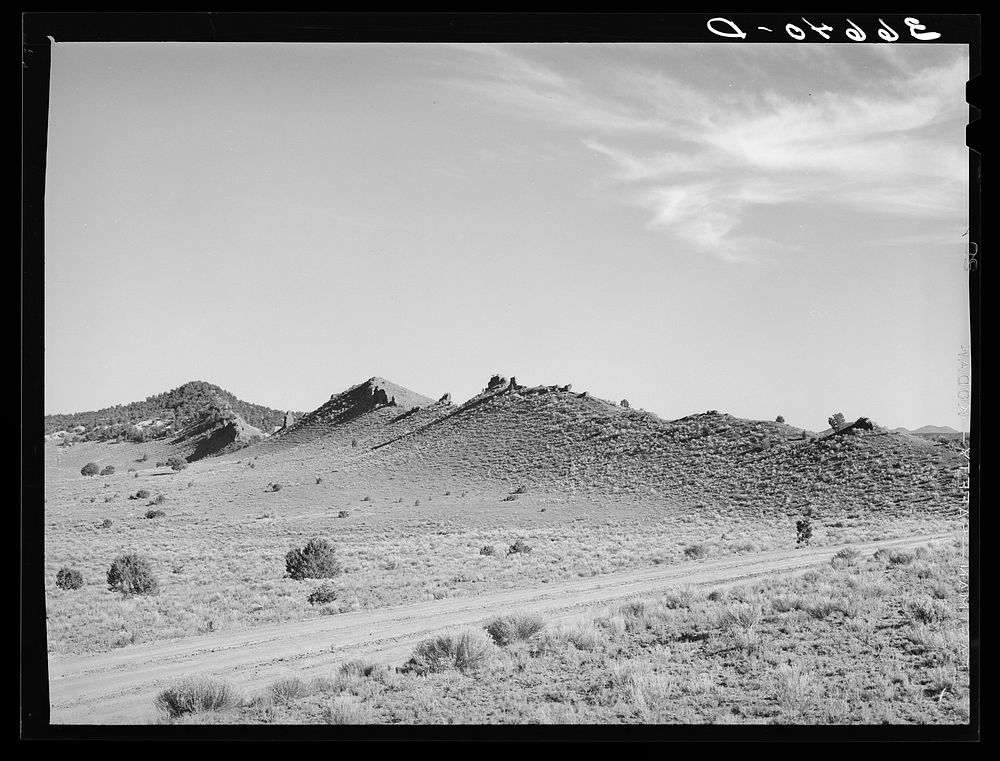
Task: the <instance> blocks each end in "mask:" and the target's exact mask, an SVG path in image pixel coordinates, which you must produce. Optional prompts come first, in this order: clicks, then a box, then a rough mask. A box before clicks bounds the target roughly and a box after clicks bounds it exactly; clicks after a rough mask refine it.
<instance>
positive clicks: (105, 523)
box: [97, 518, 114, 528]
mask: <svg viewBox="0 0 1000 761" xmlns="http://www.w3.org/2000/svg"><path fill="white" fill-rule="evenodd" d="M113 525H114V522H113V521H112V520H111V519H110V518H105V519H104V520H103V521H101V522H100V523H99V524H97V528H111V527H112V526H113Z"/></svg>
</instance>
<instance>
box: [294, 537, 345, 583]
mask: <svg viewBox="0 0 1000 761" xmlns="http://www.w3.org/2000/svg"><path fill="white" fill-rule="evenodd" d="M285 569H286V570H287V571H288V575H289V576H291V577H292V578H293V579H295V580H296V581H299V580H301V579H328V578H332V577H334V576H336V575H338V574H339V573H340V571H341V566H340V561H339V560H337V555H336V551H335V550H334V547H333V545H331V544H330V543H329V542H328V541H327V540H326V539H310V540H309V542H308V543H307V544H306V546H305V547H303V548H302V549H294V550H289V552H288V554H286V555H285Z"/></svg>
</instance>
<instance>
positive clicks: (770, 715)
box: [239, 547, 969, 725]
mask: <svg viewBox="0 0 1000 761" xmlns="http://www.w3.org/2000/svg"><path fill="white" fill-rule="evenodd" d="M923 562H925V563H926V564H927V567H928V568H929V569H931V574H930V575H929V576H924V577H921V576H920V575H918V574H917V573H914V572H913V571H912V570H911V568H912V566H908V565H905V564H903V565H901V564H893V563H887V562H884V559H883V558H873V557H859V558H856V559H855V562H854V563H853V564H852V565H851V566H850V567H847V568H835V567H833V566H829V565H828V566H827V567H825V568H823V569H820V570H818V571H816V572H812V573H809V574H801V575H799V576H796V577H789V578H779V579H768V580H763V581H759V582H756V583H753V584H747V585H744V586H740V587H735V588H732V589H729V590H728V591H727V594H726V595H725V597H724V599H722V598H720V597H719V596H715V598H716V599H712V597H711V596H707V595H703V594H697V593H691V594H689V595H687V604H686V605H684V606H680V605H677V604H676V602H677V601H676V596H674V595H665V596H663V598H659V599H650V600H643V601H636V602H630V603H628V604H625V605H621V606H619V607H617V608H616V609H614V610H611V611H608V613H607V614H606V615H602V616H600V617H598V618H596V619H594V620H587V621H581V622H579V623H577V624H573V625H563V626H557V627H551V628H547V629H546V630H545V631H544V632H542V633H540V634H539V635H538V636H535V637H532V638H530V639H529V640H527V641H517V642H513V643H512V644H510V645H508V646H507V647H505V648H503V649H499V650H494V657H495V659H496V666H497V668H489V669H480V670H479V671H477V672H476V678H475V679H470V678H469V677H468V676H467V675H464V674H462V672H460V671H458V670H456V669H454V668H447V669H443V670H436V671H435V670H428V671H426V672H425V673H424V675H423V676H418V675H416V674H414V673H409V672H405V671H404V672H394V671H392V670H388V669H385V668H384V667H375V666H372V665H371V664H351V665H348V666H346V667H345V668H344V669H342V670H341V672H340V673H339V674H337V675H336V676H335V677H334V678H333V679H332V680H330V681H329V682H327V683H326V684H325V685H324V687H323V688H322V689H318V688H314V689H313V692H312V693H311V694H310V695H309V696H308V697H305V698H303V699H301V700H299V701H298V702H292V703H289V704H288V705H286V706H284V707H283V708H282V709H281V711H282V712H281V713H280V714H272V715H271V716H270V719H269V720H271V721H281V722H285V723H310V722H321V721H330V722H333V723H364V722H368V721H376V722H380V723H404V724H416V723H442V724H445V723H448V724H450V723H471V724H478V723H602V724H608V723H653V724H656V723H681V724H707V723H713V724H718V723H740V724H747V723H750V724H756V723H778V724H792V723H800V724H859V725H861V724H881V723H890V724H963V723H966V722H967V721H968V719H969V672H968V661H967V658H966V655H965V653H966V650H965V648H966V646H967V637H968V628H967V627H968V620H967V613H966V611H965V610H964V607H963V603H962V597H961V594H960V592H959V589H960V573H961V572H960V568H959V566H960V562H961V561H960V560H959V555H958V552H957V549H956V548H954V547H941V548H939V549H935V550H931V551H930V553H929V554H926V555H925V557H924V558H923ZM876 581H879V582H881V583H882V584H883V585H884V586H885V588H886V589H887V592H886V594H884V595H883V596H881V597H875V598H865V597H859V599H858V600H857V605H858V611H857V616H856V617H854V618H843V617H842V616H840V615H828V616H822V617H817V616H814V615H812V614H811V612H810V611H811V610H813V609H818V608H820V607H822V605H823V604H824V603H825V602H828V601H831V600H833V601H839V600H843V599H845V598H847V597H849V596H850V595H852V594H854V589H855V588H856V585H857V583H858V582H861V583H864V584H874V583H875V582H876ZM933 588H946V589H947V592H948V594H946V595H945V597H944V598H935V597H931V596H930V595H929V594H928V590H930V589H933ZM790 600H791V601H795V602H796V604H794V605H788V604H787V603H788V601H790ZM928 605H931V606H933V609H934V610H940V611H942V612H943V611H946V613H945V614H944V615H938V614H934V615H932V616H929V617H928V616H924V615H923V614H914V613H913V611H915V610H918V609H919V610H925V609H926V608H927V606H928ZM925 618H927V619H929V620H927V621H925V620H924V619H925ZM480 633H481V632H480ZM745 637H755V638H756V644H754V645H753V646H746V645H745V643H744V645H743V646H741V645H740V641H741V638H745ZM439 639H440V640H441V642H444V641H445V640H447V641H448V643H453V642H454V638H453V637H452V636H451V635H448V636H444V637H442V638H439ZM433 649H434V650H435V652H437V651H445V652H449V653H450V652H453V651H454V648H453V646H452V645H451V644H448V645H447V646H445V645H444V644H440V646H439V644H435V646H434V648H433ZM239 720H240V721H243V722H251V723H252V722H257V721H263V720H264V719H262V718H261V715H260V713H259V711H256V712H255V709H253V708H251V707H249V706H245V707H244V708H243V709H242V712H241V713H240V715H239Z"/></svg>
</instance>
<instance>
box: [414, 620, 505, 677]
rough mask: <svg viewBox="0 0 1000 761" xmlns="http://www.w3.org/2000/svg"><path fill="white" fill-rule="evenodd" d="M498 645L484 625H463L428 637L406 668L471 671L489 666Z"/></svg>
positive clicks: (427, 670)
mask: <svg viewBox="0 0 1000 761" xmlns="http://www.w3.org/2000/svg"><path fill="white" fill-rule="evenodd" d="M496 653H497V646H496V644H495V643H494V642H493V638H492V637H490V635H488V634H487V633H486V632H484V631H483V630H482V629H462V630H459V631H456V632H450V633H445V634H439V635H438V636H436V637H431V638H430V639H425V640H424V641H423V642H421V643H420V644H419V645H417V647H416V648H415V649H414V651H413V655H412V657H411V658H410V660H409V661H408V662H407V664H406V666H405V667H404V669H405V670H406V671H412V672H415V673H417V674H426V673H437V672H440V671H447V670H448V669H457V670H458V671H460V672H462V673H463V674H470V673H474V672H476V671H479V670H480V669H482V668H485V667H486V666H488V665H489V664H490V663H491V662H492V661H493V659H494V658H495V656H496Z"/></svg>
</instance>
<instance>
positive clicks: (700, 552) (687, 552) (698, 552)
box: [684, 544, 708, 560]
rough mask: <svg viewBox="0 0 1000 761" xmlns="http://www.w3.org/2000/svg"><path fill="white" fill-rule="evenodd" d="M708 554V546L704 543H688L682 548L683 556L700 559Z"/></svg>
mask: <svg viewBox="0 0 1000 761" xmlns="http://www.w3.org/2000/svg"><path fill="white" fill-rule="evenodd" d="M707 555H708V547H706V546H705V545H704V544H690V545H688V546H687V547H685V548H684V557H686V558H691V559H693V560H701V558H703V557H706V556H707Z"/></svg>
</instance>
